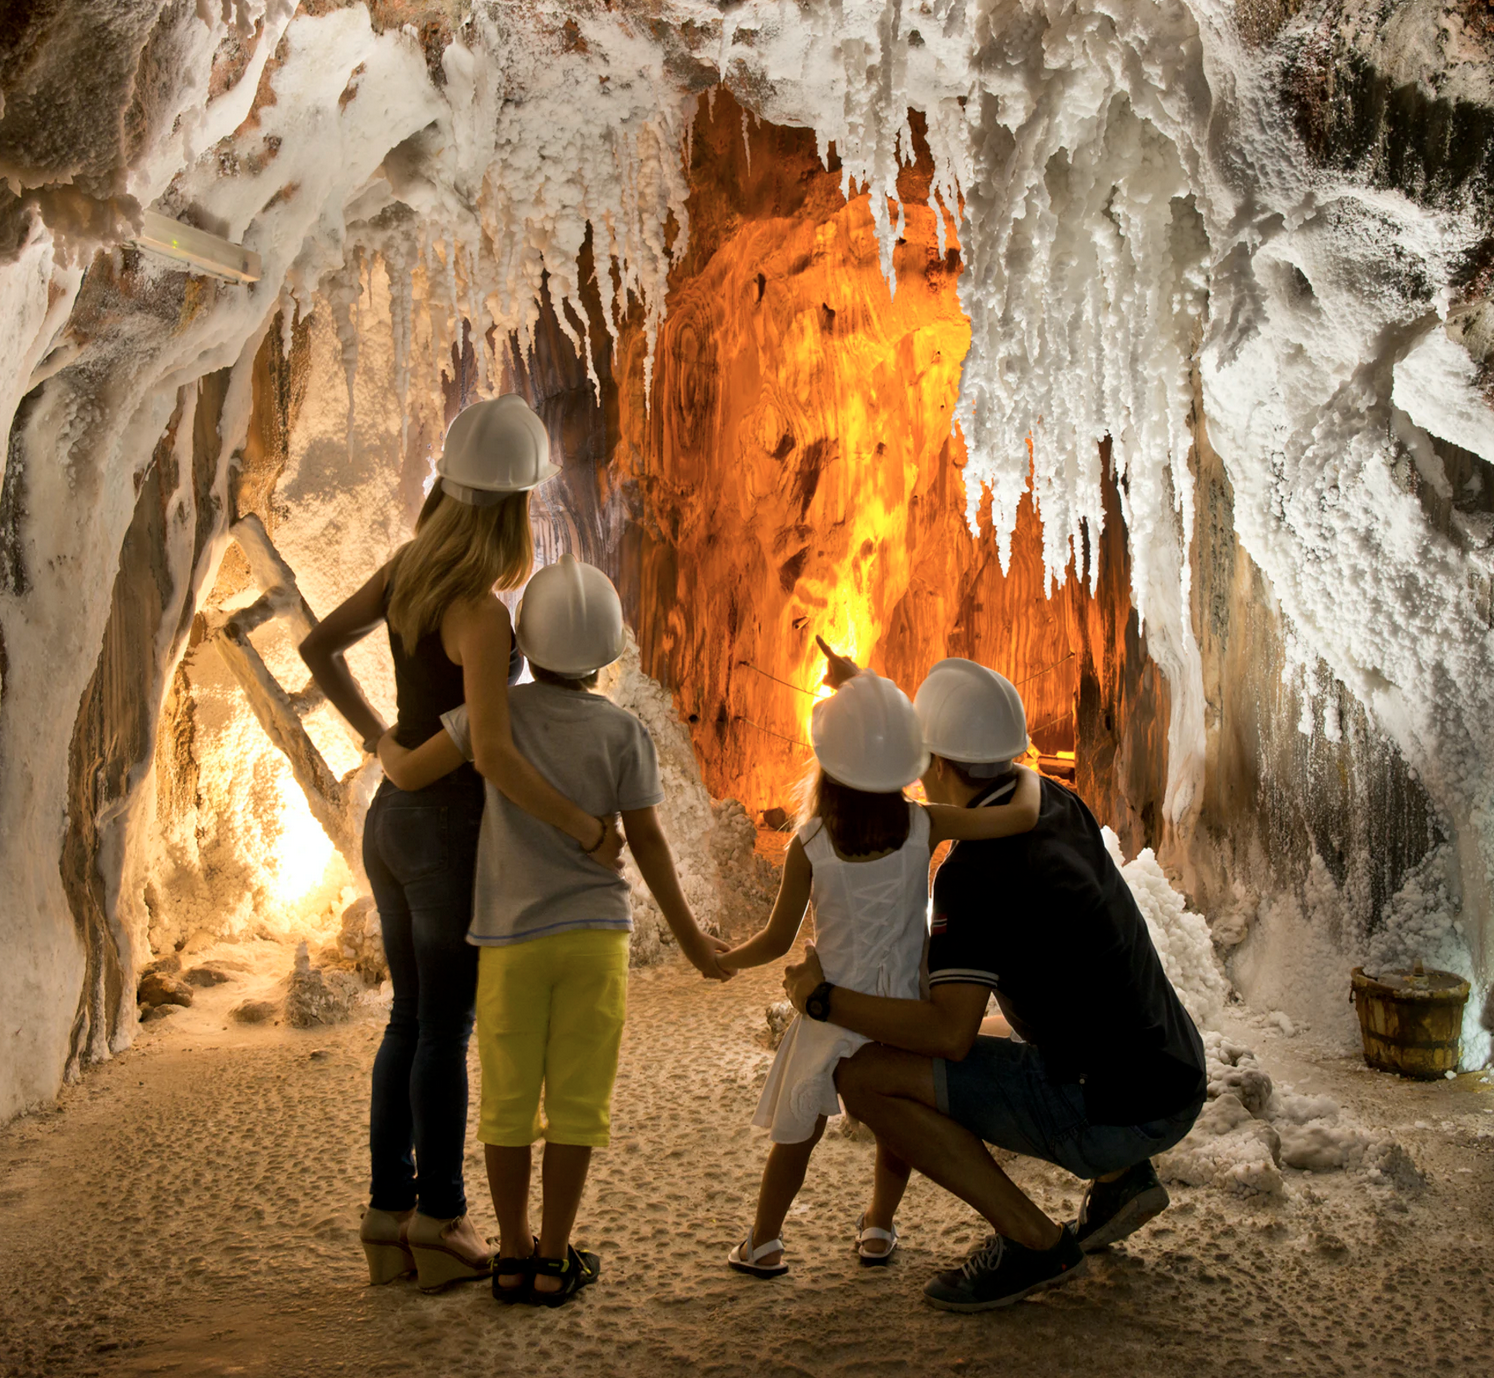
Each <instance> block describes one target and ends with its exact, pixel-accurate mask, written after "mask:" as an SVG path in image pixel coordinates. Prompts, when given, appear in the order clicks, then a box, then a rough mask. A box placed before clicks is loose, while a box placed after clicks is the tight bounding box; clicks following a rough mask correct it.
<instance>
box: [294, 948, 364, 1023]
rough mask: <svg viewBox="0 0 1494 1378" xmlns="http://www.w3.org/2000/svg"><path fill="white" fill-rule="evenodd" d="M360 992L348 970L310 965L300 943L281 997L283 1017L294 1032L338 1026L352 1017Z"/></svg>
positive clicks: (360, 983)
mask: <svg viewBox="0 0 1494 1378" xmlns="http://www.w3.org/2000/svg"><path fill="white" fill-rule="evenodd" d="M362 989H363V982H362V981H361V980H360V979H359V978H358V977H357V976H355V975H353V973H352V972H350V971H340V970H339V969H338V968H336V967H314V966H312V965H311V957H310V954H309V953H308V952H307V950H306V944H305V942H304V941H303V942H302V943H301V945H300V946H299V947H298V948H297V949H296V964H295V967H294V969H293V970H292V971H291V977H290V989H289V990H288V991H287V993H286V997H285V1015H286V1018H287V1019H288V1020H289V1021H290V1022H291V1024H292V1025H294V1027H296V1028H298V1029H309V1028H313V1027H315V1026H316V1025H318V1024H340V1023H342V1022H343V1021H344V1020H346V1019H348V1018H349V1017H350V1016H351V1015H352V1012H353V1006H354V1005H355V1004H356V1003H357V999H358V995H359V993H360V992H361V991H362Z"/></svg>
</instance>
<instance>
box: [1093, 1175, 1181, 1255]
mask: <svg viewBox="0 0 1494 1378" xmlns="http://www.w3.org/2000/svg"><path fill="white" fill-rule="evenodd" d="M1168 1200H1169V1198H1168V1195H1167V1188H1166V1187H1164V1186H1163V1185H1162V1183H1161V1182H1159V1181H1158V1180H1157V1170H1156V1169H1155V1168H1154V1167H1153V1166H1152V1165H1151V1162H1150V1160H1143V1161H1142V1162H1139V1163H1137V1164H1136V1166H1135V1167H1132V1168H1127V1169H1126V1170H1125V1171H1124V1172H1123V1173H1121V1175H1120V1176H1119V1177H1117V1178H1116V1179H1115V1181H1113V1182H1091V1183H1090V1184H1089V1186H1088V1187H1087V1188H1086V1189H1085V1192H1084V1200H1083V1201H1082V1202H1081V1203H1080V1205H1079V1218H1078V1219H1077V1220H1074V1221H1071V1222H1070V1223H1069V1229H1071V1230H1072V1231H1073V1232H1074V1238H1075V1239H1076V1240H1078V1241H1079V1247H1080V1248H1081V1249H1083V1250H1084V1252H1085V1253H1087V1254H1091V1253H1093V1252H1094V1251H1095V1250H1096V1249H1103V1248H1104V1247H1105V1246H1106V1245H1107V1244H1114V1243H1115V1241H1116V1240H1118V1239H1124V1238H1125V1237H1126V1236H1127V1235H1128V1234H1131V1233H1133V1232H1134V1231H1136V1230H1139V1229H1140V1228H1141V1227H1142V1226H1143V1225H1145V1224H1146V1222H1147V1221H1148V1220H1155V1219H1156V1218H1157V1216H1159V1215H1161V1214H1162V1212H1163V1211H1165V1210H1166V1209H1167V1202H1168Z"/></svg>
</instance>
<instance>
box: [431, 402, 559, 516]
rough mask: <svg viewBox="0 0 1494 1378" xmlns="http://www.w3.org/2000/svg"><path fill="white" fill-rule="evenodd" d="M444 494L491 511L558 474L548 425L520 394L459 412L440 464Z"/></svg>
mask: <svg viewBox="0 0 1494 1378" xmlns="http://www.w3.org/2000/svg"><path fill="white" fill-rule="evenodd" d="M436 472H437V473H438V474H439V475H440V476H441V491H442V492H444V493H445V494H446V495H447V496H448V497H453V498H455V499H456V500H457V501H458V502H465V503H467V504H468V505H469V506H471V507H493V506H495V505H496V504H498V503H500V502H502V501H503V499H504V498H506V497H507V496H508V495H509V494H510V493H523V492H527V491H528V490H529V489H531V488H538V487H539V485H540V484H542V483H543V482H544V481H545V480H546V479H547V478H553V477H554V476H555V475H556V474H558V473H559V472H560V470H559V468H558V467H557V466H555V465H554V464H551V463H550V437H549V434H548V433H547V432H546V430H545V423H544V422H543V421H541V420H540V419H539V417H537V416H536V415H535V414H534V413H533V412H532V411H531V410H530V409H529V403H527V402H526V401H525V400H524V399H523V398H522V397H520V396H519V394H518V393H516V392H506V393H504V394H503V396H502V397H494V398H493V399H492V400H491V401H487V402H474V403H473V404H472V405H471V406H470V407H467V408H466V409H465V410H463V411H460V412H458V413H457V418H456V420H455V421H453V422H452V423H451V425H450V427H449V428H448V429H447V432H446V444H445V445H444V446H443V447H442V449H441V458H440V459H438V460H437V461H436Z"/></svg>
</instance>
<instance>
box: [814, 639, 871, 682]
mask: <svg viewBox="0 0 1494 1378" xmlns="http://www.w3.org/2000/svg"><path fill="white" fill-rule="evenodd" d="M814 644H815V645H816V646H818V647H819V648H820V650H821V651H823V652H824V654H825V659H826V660H827V661H829V664H828V665H826V667H825V680H824V682H825V684H826V685H827V686H828V687H829V688H831V689H839V688H840V686H841V685H842V684H844V683H845V682H846V681H847V680H848V679H855V678H856V676H857V675H859V674H860V673H861V667H860V666H859V665H858V664H856V662H855V661H854V660H848V659H847V658H846V657H845V656H843V655H839V654H837V653H836V652H835V651H832V650H831V649H830V643H829V642H828V641H826V640H825V638H824V637H822V636H816V637H815V639H814Z"/></svg>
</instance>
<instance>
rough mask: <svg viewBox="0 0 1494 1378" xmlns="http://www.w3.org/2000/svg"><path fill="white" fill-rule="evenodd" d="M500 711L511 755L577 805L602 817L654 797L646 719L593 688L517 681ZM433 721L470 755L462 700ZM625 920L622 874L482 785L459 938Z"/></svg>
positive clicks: (655, 777) (628, 910)
mask: <svg viewBox="0 0 1494 1378" xmlns="http://www.w3.org/2000/svg"><path fill="white" fill-rule="evenodd" d="M508 714H509V721H510V723H511V725H512V730H513V737H514V745H515V746H516V747H517V748H518V749H519V752H520V754H521V755H523V756H524V757H525V759H526V760H528V761H529V763H530V764H531V765H532V766H533V767H534V768H535V769H536V770H537V771H539V773H540V774H541V775H543V776H544V777H545V779H546V780H548V781H549V782H550V783H551V784H552V785H554V786H555V788H556V789H557V790H559V791H560V793H561V794H563V795H565V796H566V798H567V799H570V800H572V801H573V802H574V803H576V804H577V805H579V806H580V807H581V808H583V809H585V810H586V811H587V813H594V814H596V815H597V816H598V817H599V818H603V817H606V816H607V815H608V814H613V813H619V812H621V811H623V810H626V809H646V808H648V807H650V806H651V805H654V804H658V803H660V802H662V800H663V798H664V790H663V786H662V785H661V783H660V780H659V761H658V757H657V756H656V755H655V753H654V743H653V739H652V738H651V737H650V736H649V735H648V728H646V727H645V726H644V725H643V724H642V723H641V722H639V720H638V719H637V718H635V717H634V716H633V715H632V714H631V713H629V712H627V711H626V710H625V709H622V708H619V707H618V706H617V705H616V704H614V703H611V702H609V701H608V700H607V699H604V698H602V697H601V695H599V694H590V693H586V692H585V691H582V690H576V689H561V688H558V687H556V686H555V685H553V684H520V685H517V686H515V687H514V688H512V689H510V690H509V691H508ZM441 721H442V723H443V724H444V725H445V727H446V730H447V732H449V733H450V734H451V738H452V740H453V741H454V742H456V744H457V746H458V747H459V748H460V749H461V752H462V754H463V755H464V756H466V757H467V759H468V760H471V759H472V737H471V732H470V731H469V729H468V726H467V707H466V705H465V704H463V705H462V706H461V707H460V708H453V709H452V710H451V711H450V712H449V713H443V714H442V715H441ZM632 926H633V915H632V907H631V905H630V904H629V903H628V883H627V881H625V880H624V879H623V878H622V877H621V876H620V875H618V874H617V872H616V871H611V870H608V868H607V867H605V866H603V865H601V864H600V863H598V862H595V861H593V860H592V859H591V858H590V857H589V856H587V855H586V853H585V852H583V851H582V850H581V844H580V843H579V842H577V841H576V840H575V838H573V837H571V836H570V835H569V834H568V833H564V832H561V830H560V829H559V828H555V827H552V826H551V825H550V824H548V823H544V822H541V821H540V820H539V819H538V818H536V817H535V816H534V815H533V814H531V813H525V812H524V810H523V809H521V808H520V807H519V806H518V805H517V804H515V803H514V802H513V801H512V800H510V799H509V798H508V797H507V796H506V795H504V794H503V793H502V792H501V791H499V790H498V789H496V788H495V787H494V786H493V785H491V784H489V785H488V786H487V803H486V806H485V807H484V809H483V814H482V833H481V835H480V836H479V838H478V843H477V882H476V888H475V891H474V893H473V902H472V926H471V928H470V929H468V931H467V941H468V942H469V943H477V944H479V945H482V946H502V945H503V944H506V943H521V942H524V941H526V940H527V939H530V938H543V937H545V936H547V935H548V934H551V933H560V932H563V931H564V930H566V929H568V928H624V929H630V928H632Z"/></svg>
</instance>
